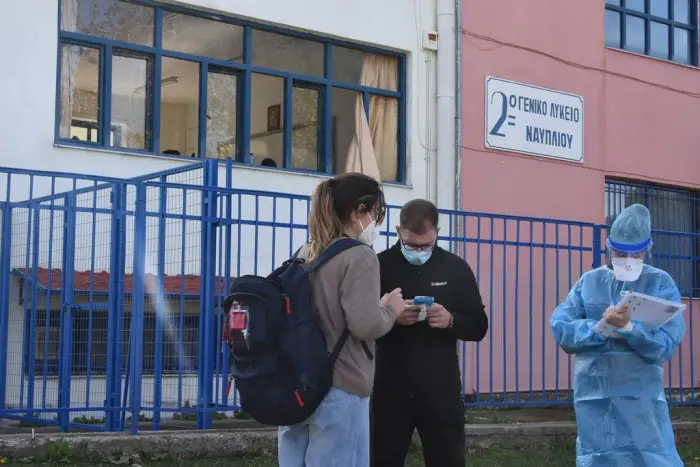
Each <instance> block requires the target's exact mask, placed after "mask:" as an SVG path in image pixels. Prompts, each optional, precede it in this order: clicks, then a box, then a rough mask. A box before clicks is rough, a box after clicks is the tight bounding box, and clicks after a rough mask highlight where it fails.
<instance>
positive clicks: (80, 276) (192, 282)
mask: <svg viewBox="0 0 700 467" xmlns="http://www.w3.org/2000/svg"><path fill="white" fill-rule="evenodd" d="M16 271H17V272H19V273H20V274H21V275H22V276H24V278H26V279H27V280H29V281H31V279H32V274H33V270H32V269H26V268H22V269H17V270H16ZM36 272H37V275H38V280H39V284H40V285H41V286H42V287H44V288H49V273H50V276H51V287H50V288H51V289H52V290H61V289H62V288H63V271H62V270H61V269H51V270H49V269H46V268H38V269H37V271H36ZM144 282H145V287H146V293H149V292H150V291H153V290H154V289H155V287H156V284H158V276H155V275H153V274H146V276H145V281H144ZM163 283H164V287H163V292H164V293H166V294H180V293H184V294H187V295H199V294H200V285H201V279H200V276H197V275H194V274H187V275H182V276H167V275H166V276H164V280H163ZM91 284H94V285H93V286H92V287H91ZM122 284H123V285H122V288H123V291H124V292H126V293H131V292H133V290H134V277H133V274H124V278H123V281H122ZM223 286H224V279H223V277H217V278H216V283H215V289H216V290H215V292H216V293H217V294H219V293H226V292H228V288H224V287H223ZM73 290H74V291H76V292H90V291H93V292H108V291H109V273H108V272H106V271H99V272H97V271H95V272H94V273H91V271H76V272H74V273H73Z"/></svg>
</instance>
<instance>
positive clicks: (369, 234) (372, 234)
mask: <svg viewBox="0 0 700 467" xmlns="http://www.w3.org/2000/svg"><path fill="white" fill-rule="evenodd" d="M357 223H358V224H360V228H361V229H362V232H361V233H360V235H359V236H358V237H357V239H358V240H359V241H361V242H362V243H364V244H366V245H369V246H372V245H373V244H374V241H375V240H376V239H377V223H376V222H375V221H374V220H372V216H370V217H369V224H367V227H362V222H360V221H359V220H358V221H357Z"/></svg>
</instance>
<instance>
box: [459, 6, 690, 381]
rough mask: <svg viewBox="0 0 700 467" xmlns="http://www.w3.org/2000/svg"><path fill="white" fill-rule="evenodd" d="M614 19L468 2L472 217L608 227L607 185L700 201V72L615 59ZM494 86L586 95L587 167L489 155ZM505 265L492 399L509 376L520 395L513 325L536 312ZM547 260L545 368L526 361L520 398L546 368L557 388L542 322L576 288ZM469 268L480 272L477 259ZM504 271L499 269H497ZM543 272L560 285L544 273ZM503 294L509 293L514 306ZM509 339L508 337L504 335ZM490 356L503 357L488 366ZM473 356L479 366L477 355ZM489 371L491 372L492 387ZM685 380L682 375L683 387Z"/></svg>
mask: <svg viewBox="0 0 700 467" xmlns="http://www.w3.org/2000/svg"><path fill="white" fill-rule="evenodd" d="M525 3H527V6H525ZM604 15H605V2H604V0H587V1H575V2H569V1H566V2H564V1H561V0H530V1H529V2H522V0H495V1H489V2H477V1H468V0H464V1H463V2H462V27H463V31H462V32H463V34H462V41H461V47H462V83H461V84H462V116H463V120H462V135H461V136H462V145H463V150H462V180H461V182H462V200H461V201H462V206H461V208H462V209H463V210H466V211H476V212H488V213H502V214H511V215H520V216H534V217H545V218H555V219H566V220H573V221H583V222H593V223H601V222H604V182H605V178H606V176H612V177H618V178H626V179H631V180H640V181H651V182H655V183H660V184H666V185H672V186H679V187H687V188H691V189H700V123H699V122H700V99H699V98H698V96H700V70H697V69H694V68H690V67H684V66H681V65H676V64H673V63H669V62H664V61H660V60H655V59H651V58H648V57H641V56H636V55H633V54H630V53H627V52H622V51H617V50H611V49H606V48H605V43H604V41H605V38H604ZM477 36H481V37H477ZM486 75H490V76H495V77H499V78H503V79H508V80H513V81H518V82H522V83H526V84H530V85H535V86H541V87H545V88H551V89H555V90H558V91H563V92H568V93H572V94H577V95H582V96H583V98H584V106H585V107H584V109H585V120H584V135H585V138H584V151H585V152H584V162H583V164H578V163H567V162H560V161H554V160H550V159H543V158H537V157H533V156H528V155H518V154H513V153H506V152H499V151H493V150H488V149H485V148H484V120H485V115H484V99H485V96H484V81H485V77H486ZM668 88H672V89H668ZM688 93H691V94H692V93H695V94H696V96H695V97H693V96H691V95H688ZM548 238H549V239H552V237H548ZM512 239H513V238H511V240H512ZM506 254H507V265H508V266H507V268H506V271H503V267H502V266H495V267H494V269H498V270H495V271H494V277H496V278H498V284H496V285H497V286H496V288H495V291H494V290H492V287H491V284H490V283H489V282H488V281H486V282H485V281H484V280H483V279H482V281H481V288H482V292H483V294H484V298H485V300H487V301H489V302H491V304H492V306H493V308H494V309H493V312H494V314H495V318H494V321H493V322H492V325H493V328H494V334H492V335H491V336H490V337H489V339H488V340H487V341H486V342H484V343H482V344H481V350H480V352H479V354H480V357H479V361H480V363H479V367H480V369H479V375H480V377H479V384H478V386H479V387H480V389H481V390H482V391H484V390H488V389H489V388H490V387H491V386H493V388H494V390H500V389H502V388H503V386H504V381H503V379H504V375H503V367H504V365H505V369H506V370H507V371H506V376H505V378H506V380H507V381H506V384H505V386H507V387H508V389H509V390H512V389H513V388H514V379H513V377H512V376H511V373H512V372H513V371H514V370H515V367H514V365H515V363H514V358H515V353H514V352H515V349H514V348H513V347H514V345H515V340H514V329H515V322H514V321H515V319H516V316H517V319H518V320H519V321H520V324H521V325H522V323H523V322H528V323H529V320H530V316H531V315H530V311H529V303H528V304H527V305H528V306H527V307H523V305H524V303H526V302H529V300H530V299H529V295H527V296H525V295H523V293H524V292H523V291H522V290H519V291H518V294H515V291H514V290H512V289H509V288H508V287H509V286H508V285H507V284H508V283H509V282H510V283H512V282H514V280H513V279H514V277H515V275H516V274H515V273H514V272H513V271H514V269H513V265H512V264H511V263H514V261H515V259H514V257H515V256H514V255H515V254H514V253H506ZM540 256H542V257H544V258H545V259H542V258H540V259H539V261H537V262H535V266H534V276H538V277H547V278H548V279H547V280H548V281H549V282H548V284H547V285H546V288H547V289H548V290H549V292H545V293H544V294H543V293H542V292H541V284H540V293H539V298H537V297H535V298H534V301H535V305H534V308H535V311H534V312H533V313H535V314H534V315H533V319H534V321H535V322H536V323H539V325H537V326H534V333H535V334H534V336H533V342H534V343H535V344H534V351H535V353H536V358H535V360H539V362H538V361H535V362H534V365H533V369H532V376H530V366H529V365H530V363H529V348H525V349H523V350H521V351H520V358H519V363H518V369H519V373H520V375H521V376H520V380H521V382H520V384H519V386H520V390H521V391H522V390H523V388H524V387H527V388H528V389H529V381H527V380H526V383H525V386H523V383H522V378H523V376H522V375H524V374H527V375H528V376H527V377H526V378H530V377H531V378H532V379H533V385H535V387H540V388H541V386H542V373H543V368H546V370H545V371H544V373H545V374H544V376H545V378H544V380H545V384H544V385H545V387H547V388H548V389H554V388H555V387H556V380H557V374H556V373H555V372H554V364H555V363H556V358H557V352H556V351H555V350H554V349H555V346H554V342H553V341H552V340H551V335H550V332H549V327H548V325H547V326H546V327H545V330H544V335H543V334H542V326H541V320H542V318H543V317H544V318H545V320H548V318H549V315H550V314H551V312H552V310H553V309H554V307H555V306H556V301H557V300H558V299H559V298H563V297H564V294H565V293H566V292H567V290H568V288H569V286H570V284H569V283H568V278H565V277H561V276H562V274H561V270H562V269H564V268H565V267H568V266H567V265H566V264H563V263H562V262H561V261H562V260H561V258H559V259H557V258H554V257H553V256H550V255H549V253H547V254H546V255H542V254H541V253H540ZM468 259H469V262H470V264H472V266H473V267H474V264H473V258H468ZM521 261H522V258H521ZM528 261H529V260H528ZM566 261H570V260H566ZM494 264H500V263H498V262H497V261H496V260H494ZM526 264H527V263H526ZM543 264H545V265H546V266H544V267H545V268H546V269H547V271H550V273H548V274H544V273H543ZM557 264H559V269H560V280H559V287H557V285H556V277H552V276H551V271H555V270H556V268H557ZM575 266H576V268H574V270H575V271H576V274H575V277H574V278H573V280H576V279H577V278H578V273H579V271H578V269H577V268H578V267H579V266H581V267H583V269H584V270H585V269H588V268H589V267H590V262H588V261H584V263H583V264H582V265H580V264H576V265H575ZM522 267H523V265H522V264H521V265H520V268H522ZM528 267H529V266H528ZM528 273H529V271H528ZM521 274H523V271H520V270H518V273H517V275H518V277H521ZM486 275H487V276H489V273H487V274H486ZM501 276H503V277H501ZM521 280H522V279H521ZM504 283H505V284H506V285H505V286H504V285H503V284H504ZM502 287H506V294H505V296H506V303H505V305H504V304H503V299H502V297H503V293H502V292H503V291H502ZM555 289H558V290H556V291H555ZM550 294H551V295H550ZM516 302H517V303H518V312H517V314H516V312H515V303H516ZM526 308H528V309H527V310H526ZM698 308H700V307H699V306H698V301H695V302H694V305H693V308H692V309H693V311H692V313H693V314H694V317H697V318H698V319H694V322H693V327H694V330H693V333H694V335H695V336H696V337H695V340H696V345H695V346H694V349H693V350H692V352H693V353H694V354H695V355H694V359H695V369H694V370H695V379H696V381H695V382H694V383H695V384H696V385H698V384H700V340H698V339H699V338H700V337H698V336H700V316H697V313H698ZM686 318H688V315H686ZM504 325H505V326H504ZM503 327H505V328H506V329H507V332H506V334H505V335H504V334H503V332H502V328H503ZM523 332H525V331H523V330H522V327H519V330H518V336H519V337H520V339H519V342H529V339H530V336H529V334H527V333H525V334H523ZM527 332H529V330H527ZM689 334H690V333H689ZM689 338H690V336H689V335H688V337H687V339H686V342H685V343H684V344H683V351H682V353H683V355H682V358H683V365H684V367H685V368H684V375H683V379H684V381H683V385H684V386H686V387H688V386H689V385H690V381H689V375H690V372H689V371H690V368H689V353H690V351H691V350H690V342H689ZM523 339H524V340H523ZM543 339H544V341H543ZM504 340H505V341H506V344H507V345H506V351H505V352H506V354H505V355H504V354H503V350H502V349H503V341H504ZM542 342H544V351H543V349H542V346H543V344H542ZM491 345H493V349H494V353H493V354H489V355H488V356H486V357H485V356H484V354H485V353H489V352H488V350H489V349H490V348H491ZM528 345H529V344H528ZM538 346H539V347H538ZM509 347H510V350H509ZM485 349H486V350H487V352H485V351H484V350H485ZM497 352H498V353H497ZM469 353H470V354H472V355H474V352H472V351H470V352H469ZM542 355H544V364H543V360H542ZM491 357H492V358H491ZM485 358H486V359H485ZM489 358H491V363H489ZM559 358H560V364H562V363H563V364H564V365H567V363H566V362H567V359H566V358H565V357H562V355H561V354H560V357H559ZM524 359H525V360H526V362H525V363H523V360H524ZM489 364H491V365H493V381H491V382H489V376H488V375H489ZM484 365H485V366H486V368H484ZM467 367H471V369H468V371H467V374H466V375H465V376H466V380H467V388H469V387H472V388H476V386H477V385H476V357H474V358H473V359H470V358H468V359H467ZM562 372H563V373H564V374H562ZM566 373H567V371H565V369H564V368H561V369H560V372H559V376H558V380H559V387H560V388H561V387H562V384H564V385H565V386H564V387H566V384H568V375H567V374H566ZM678 373H679V372H678V371H677V370H676V371H674V375H673V376H674V378H673V379H674V380H677V377H678ZM484 380H485V381H486V384H485V383H484Z"/></svg>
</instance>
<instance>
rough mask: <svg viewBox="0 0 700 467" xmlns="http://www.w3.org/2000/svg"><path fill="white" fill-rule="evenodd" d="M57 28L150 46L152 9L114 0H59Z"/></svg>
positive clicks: (151, 41) (151, 40) (151, 38)
mask: <svg viewBox="0 0 700 467" xmlns="http://www.w3.org/2000/svg"><path fill="white" fill-rule="evenodd" d="M61 28H62V29H63V30H64V31H70V32H80V33H83V34H89V35H91V36H97V37H104V38H106V39H113V40H116V41H123V42H133V43H136V44H143V45H153V8H149V7H146V6H142V5H136V4H133V3H127V2H121V1H118V0H61Z"/></svg>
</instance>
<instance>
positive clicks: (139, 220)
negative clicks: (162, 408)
mask: <svg viewBox="0 0 700 467" xmlns="http://www.w3.org/2000/svg"><path fill="white" fill-rule="evenodd" d="M145 272H146V185H144V184H143V183H137V184H136V206H135V207H134V272H133V282H132V284H133V290H132V308H131V331H130V332H129V355H130V357H131V358H130V362H129V363H130V366H131V433H132V434H136V433H138V430H139V414H140V412H141V384H142V381H141V379H142V378H141V377H142V372H143V308H144V300H145V287H144V286H145V284H144V281H145V279H146V277H145V276H146V274H145Z"/></svg>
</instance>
